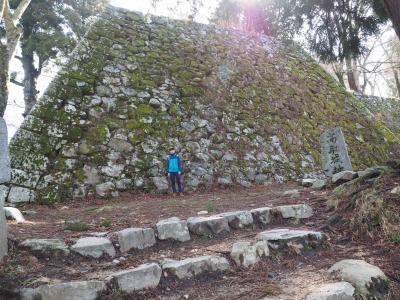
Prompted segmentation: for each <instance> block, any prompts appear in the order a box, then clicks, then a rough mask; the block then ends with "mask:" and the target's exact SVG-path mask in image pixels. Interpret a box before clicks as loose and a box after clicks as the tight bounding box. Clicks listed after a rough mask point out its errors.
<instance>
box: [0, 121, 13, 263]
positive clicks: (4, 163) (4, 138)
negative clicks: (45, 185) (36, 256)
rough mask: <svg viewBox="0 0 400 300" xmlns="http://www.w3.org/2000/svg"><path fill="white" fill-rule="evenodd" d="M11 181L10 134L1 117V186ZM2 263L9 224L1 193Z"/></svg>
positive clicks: (0, 235) (3, 196)
mask: <svg viewBox="0 0 400 300" xmlns="http://www.w3.org/2000/svg"><path fill="white" fill-rule="evenodd" d="M10 179H11V170H10V159H9V153H8V132H7V124H6V122H5V120H4V119H3V117H0V184H2V183H6V182H9V181H10ZM0 194H1V195H0V263H1V262H2V260H3V257H4V256H5V255H6V254H7V251H8V240H7V223H6V217H5V213H4V210H3V206H4V201H5V193H4V189H3V192H0Z"/></svg>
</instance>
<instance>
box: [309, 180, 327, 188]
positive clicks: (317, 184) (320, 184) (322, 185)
mask: <svg viewBox="0 0 400 300" xmlns="http://www.w3.org/2000/svg"><path fill="white" fill-rule="evenodd" d="M327 185H328V182H327V181H326V179H318V180H316V181H315V182H314V183H313V185H312V186H311V188H312V189H314V190H322V189H324V188H325V187H326V186H327Z"/></svg>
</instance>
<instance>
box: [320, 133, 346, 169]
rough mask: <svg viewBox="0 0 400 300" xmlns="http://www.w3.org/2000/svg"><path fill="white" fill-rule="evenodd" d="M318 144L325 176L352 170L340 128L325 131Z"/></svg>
mask: <svg viewBox="0 0 400 300" xmlns="http://www.w3.org/2000/svg"><path fill="white" fill-rule="evenodd" d="M320 143H321V161H322V167H323V170H324V172H325V174H326V175H327V176H332V175H333V174H336V173H339V172H341V171H352V170H353V168H352V166H351V161H350V157H349V154H348V151H347V144H346V141H345V139H344V135H343V132H342V129H341V128H340V127H334V128H331V129H329V130H327V131H325V132H324V133H323V134H322V135H321V138H320Z"/></svg>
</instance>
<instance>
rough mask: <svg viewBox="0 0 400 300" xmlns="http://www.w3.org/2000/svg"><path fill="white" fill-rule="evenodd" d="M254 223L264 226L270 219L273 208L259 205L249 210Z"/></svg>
mask: <svg viewBox="0 0 400 300" xmlns="http://www.w3.org/2000/svg"><path fill="white" fill-rule="evenodd" d="M250 213H251V215H252V217H253V220H254V223H255V224H258V225H262V226H265V225H267V224H269V223H271V221H272V217H273V209H272V207H260V208H255V209H252V210H250Z"/></svg>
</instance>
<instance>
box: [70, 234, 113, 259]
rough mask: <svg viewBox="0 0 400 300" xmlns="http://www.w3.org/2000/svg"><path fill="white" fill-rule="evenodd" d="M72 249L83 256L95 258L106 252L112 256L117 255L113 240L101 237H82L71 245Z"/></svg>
mask: <svg viewBox="0 0 400 300" xmlns="http://www.w3.org/2000/svg"><path fill="white" fill-rule="evenodd" d="M71 250H72V251H74V252H77V253H79V254H80V255H82V256H89V257H94V258H100V257H101V256H102V255H104V254H107V255H108V256H110V257H114V256H115V249H114V246H113V244H112V243H111V241H110V240H109V239H106V238H99V237H85V238H81V239H79V240H78V241H77V242H76V243H75V244H74V245H73V246H72V247H71Z"/></svg>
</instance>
